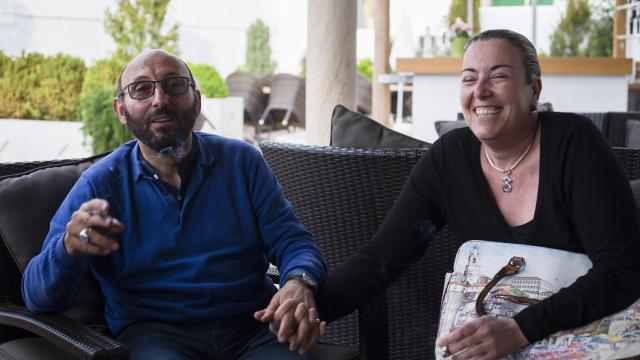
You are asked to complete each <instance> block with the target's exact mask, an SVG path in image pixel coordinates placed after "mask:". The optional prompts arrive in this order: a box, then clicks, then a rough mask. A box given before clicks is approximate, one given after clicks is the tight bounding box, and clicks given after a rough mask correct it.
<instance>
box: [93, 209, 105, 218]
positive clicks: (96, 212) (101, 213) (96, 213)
mask: <svg viewBox="0 0 640 360" xmlns="http://www.w3.org/2000/svg"><path fill="white" fill-rule="evenodd" d="M96 215H98V216H100V217H102V216H105V214H104V213H103V212H102V211H100V210H95V209H93V210H89V216H96Z"/></svg>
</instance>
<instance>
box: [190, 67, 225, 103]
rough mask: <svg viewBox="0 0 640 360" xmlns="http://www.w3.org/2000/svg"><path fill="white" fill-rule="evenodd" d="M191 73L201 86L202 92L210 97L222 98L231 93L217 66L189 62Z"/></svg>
mask: <svg viewBox="0 0 640 360" xmlns="http://www.w3.org/2000/svg"><path fill="white" fill-rule="evenodd" d="M189 69H191V73H193V76H194V77H195V78H196V81H197V82H198V85H199V86H200V92H201V93H202V95H203V96H206V97H208V98H222V97H226V96H227V95H229V89H228V88H227V84H226V83H225V82H224V79H223V78H222V77H221V76H220V74H218V71H217V70H216V68H214V67H213V66H210V65H206V64H189Z"/></svg>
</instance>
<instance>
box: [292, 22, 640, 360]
mask: <svg viewBox="0 0 640 360" xmlns="http://www.w3.org/2000/svg"><path fill="white" fill-rule="evenodd" d="M539 69H540V67H539V64H538V59H537V57H536V53H535V48H534V47H533V45H532V44H531V43H530V42H529V41H528V40H527V39H526V38H525V37H523V36H522V35H520V34H517V33H515V32H512V31H509V30H489V31H486V32H483V33H481V34H479V35H477V36H476V37H474V38H472V39H471V40H470V41H469V45H468V46H467V49H466V52H465V55H464V59H463V66H462V69H460V70H462V73H461V74H462V75H461V77H460V80H461V81H460V103H461V106H462V108H463V112H464V116H465V120H466V122H467V123H468V124H469V127H466V128H460V129H455V130H452V131H450V132H448V133H447V134H445V135H443V136H442V137H440V138H439V139H438V140H437V141H436V142H435V143H434V144H433V145H432V146H431V147H430V148H429V151H428V152H427V153H425V155H424V156H423V157H422V158H421V159H420V161H419V162H418V164H417V165H416V166H415V168H414V169H413V172H412V174H411V175H410V178H409V179H408V180H407V182H406V183H405V185H404V188H403V190H402V192H401V193H400V195H399V197H398V199H397V200H396V202H395V205H394V206H393V208H392V210H391V211H390V212H389V213H388V214H387V216H386V218H385V220H384V222H383V223H382V225H381V227H380V228H379V229H378V231H377V233H376V234H375V236H374V237H373V239H372V240H371V241H370V242H369V243H368V244H367V245H366V246H364V247H363V248H362V249H360V250H359V251H358V252H357V253H355V254H354V255H353V256H352V257H351V258H349V259H348V260H347V261H345V262H344V263H343V264H342V265H341V266H340V267H338V268H337V269H336V270H335V271H334V272H333V273H331V274H330V275H329V277H328V279H327V281H326V282H325V283H324V284H323V285H322V286H321V287H320V289H319V307H320V309H324V311H323V312H321V318H322V319H323V320H328V321H331V320H333V319H335V318H337V317H339V316H342V315H344V314H347V313H349V312H350V311H352V310H354V309H356V308H358V307H359V306H361V305H362V304H364V303H365V302H367V301H370V300H371V299H373V298H375V297H376V296H377V295H379V294H380V293H382V292H383V291H384V290H385V289H387V287H389V285H390V284H391V283H392V282H393V281H395V280H396V279H398V278H399V277H400V276H401V275H402V274H403V273H404V272H405V270H407V268H408V267H409V265H410V264H411V263H412V262H413V261H415V260H416V259H419V258H420V256H421V255H422V254H423V253H424V252H425V251H427V248H428V246H429V243H430V242H431V240H432V239H433V236H434V233H435V230H437V229H441V228H442V227H443V226H444V225H445V224H446V225H448V226H449V229H450V230H452V231H453V232H454V233H455V235H456V238H458V239H459V240H460V241H468V240H478V239H480V240H491V241H497V242H505V243H521V244H529V245H536V246H543V247H551V248H556V249H562V250H569V251H573V252H582V253H586V254H587V255H588V257H589V259H590V260H591V262H592V263H593V268H592V269H591V270H590V271H589V273H587V274H586V275H585V276H583V277H581V278H579V279H578V280H577V281H576V282H575V283H573V284H572V285H570V286H568V287H566V288H564V289H562V290H560V291H559V292H557V293H556V294H554V295H552V296H550V297H548V298H546V299H544V300H542V301H540V302H539V303H538V304H535V305H531V306H529V307H527V308H526V309H524V310H522V311H521V312H519V313H518V314H516V315H515V316H514V317H513V318H493V317H482V318H479V319H476V320H472V321H470V322H467V323H466V324H464V325H462V326H460V327H459V328H457V329H455V330H453V331H452V332H450V333H449V334H444V336H442V337H441V338H440V339H439V340H438V345H439V346H443V347H446V348H447V350H448V351H449V353H451V354H456V359H468V358H480V359H497V358H500V357H502V356H505V355H507V354H510V353H512V352H514V351H515V350H517V349H519V348H521V347H522V346H524V345H526V344H528V343H532V342H536V341H539V340H541V339H543V338H546V337H548V336H549V335H551V334H553V333H555V332H556V331H559V330H564V329H571V328H576V327H578V326H580V325H583V324H587V323H589V322H591V321H594V320H596V319H601V318H603V317H605V316H607V315H610V314H612V313H614V312H616V311H618V310H621V309H623V308H625V307H627V306H629V305H630V304H631V303H633V302H634V301H635V300H637V299H638V297H640V288H638V287H637V286H635V285H632V284H637V283H639V282H640V264H639V263H638V262H637V261H635V260H634V259H638V258H640V241H639V240H638V239H640V229H639V228H638V224H637V218H636V208H635V204H634V202H633V197H632V194H631V189H630V187H629V183H628V181H627V180H626V177H625V174H624V172H623V170H622V169H621V168H620V165H619V163H618V162H617V161H616V158H615V155H614V154H613V151H612V149H611V147H610V146H609V145H608V143H607V142H606V140H605V139H604V137H603V135H602V133H601V132H600V130H598V129H597V128H596V127H595V126H594V125H593V124H592V123H591V121H590V120H588V119H586V118H584V117H581V116H578V115H575V114H570V113H558V112H555V113H554V112H544V113H538V112H537V111H536V103H537V101H538V97H539V95H540V91H541V89H542V82H541V80H540V70H539ZM460 70H459V71H460ZM614 189H615V190H614ZM596 209H597V211H596ZM299 331H301V330H299Z"/></svg>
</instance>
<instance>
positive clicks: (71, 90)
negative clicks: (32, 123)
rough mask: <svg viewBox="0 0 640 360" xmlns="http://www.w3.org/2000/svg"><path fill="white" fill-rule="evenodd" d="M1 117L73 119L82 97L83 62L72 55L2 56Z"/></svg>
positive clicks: (0, 72) (30, 54)
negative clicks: (12, 57)
mask: <svg viewBox="0 0 640 360" xmlns="http://www.w3.org/2000/svg"><path fill="white" fill-rule="evenodd" d="M0 67H1V68H0V74H1V75H2V77H1V78H0V93H2V94H3V95H2V96H1V97H0V117H7V118H16V119H45V120H71V119H73V118H74V115H75V114H76V113H75V110H76V108H77V106H78V102H79V100H80V91H81V89H82V79H83V78H84V74H85V71H86V67H85V65H84V62H83V61H82V60H81V59H79V58H75V57H72V56H69V55H62V54H57V55H54V56H44V55H42V54H38V53H24V52H23V53H22V54H21V55H20V56H18V57H16V58H14V59H11V58H9V57H7V56H5V55H4V54H2V56H0Z"/></svg>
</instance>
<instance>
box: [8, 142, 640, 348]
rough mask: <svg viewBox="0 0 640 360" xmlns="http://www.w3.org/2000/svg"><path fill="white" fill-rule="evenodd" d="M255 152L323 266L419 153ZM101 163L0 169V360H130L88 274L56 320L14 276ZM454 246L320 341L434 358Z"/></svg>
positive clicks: (348, 249)
mask: <svg viewBox="0 0 640 360" xmlns="http://www.w3.org/2000/svg"><path fill="white" fill-rule="evenodd" d="M261 148H262V150H263V153H264V155H265V158H266V159H267V161H268V162H269V164H270V166H271V167H272V169H273V170H274V173H275V174H276V176H277V177H278V179H279V181H280V183H281V184H282V186H283V189H284V192H285V195H286V196H287V197H288V199H289V200H290V201H291V202H292V203H293V205H294V207H295V211H296V214H297V215H298V216H299V218H300V219H301V220H302V222H303V223H304V224H305V226H307V227H308V228H309V229H310V230H311V231H312V232H313V233H314V235H315V237H316V239H317V241H318V242H319V244H320V246H321V247H322V249H323V251H324V252H325V256H326V257H327V260H328V266H329V268H330V269H333V268H335V267H336V266H337V265H338V264H339V263H340V262H342V261H343V260H344V259H346V257H348V256H349V255H350V254H351V253H353V252H354V251H355V250H356V249H357V248H358V247H360V246H361V245H362V244H363V243H364V242H366V241H368V240H369V239H370V238H371V236H372V235H373V233H374V232H375V231H376V229H377V228H378V226H379V224H380V223H381V222H382V220H383V219H384V217H385V215H386V213H387V211H388V210H389V208H390V207H391V206H392V205H393V202H394V201H395V198H396V196H397V194H398V193H399V191H400V189H401V187H402V185H403V183H404V181H405V180H406V178H407V176H408V175H409V172H410V171H411V169H412V168H413V166H414V164H415V163H416V162H417V160H418V159H419V158H420V156H421V155H422V154H423V153H424V152H425V151H427V150H425V149H353V148H337V147H317V146H303V145H284V144H277V143H271V142H264V143H262V144H261ZM615 152H616V154H617V155H618V157H619V159H620V160H621V162H622V164H623V166H624V168H625V170H626V171H627V175H628V176H629V178H630V179H638V178H640V150H638V149H624V148H618V149H615ZM99 158H100V156H96V157H92V158H88V159H81V160H77V161H54V162H44V163H20V164H0V237H1V238H0V359H14V358H19V359H23V358H38V357H37V356H36V357H33V356H32V357H27V356H25V357H22V356H16V355H15V354H16V353H18V354H19V353H20V348H22V349H25V348H28V349H30V350H33V349H35V348H40V349H42V350H41V351H40V354H41V355H42V354H45V356H40V357H39V358H47V359H57V358H59V359H65V358H71V357H73V358H82V359H125V358H127V357H128V350H127V348H126V347H125V346H123V345H122V344H120V343H119V342H117V341H116V340H114V339H113V338H111V337H110V336H108V334H105V331H104V330H105V327H104V319H103V316H102V311H103V306H104V305H103V300H102V297H101V296H102V295H101V293H100V291H99V290H98V289H97V287H96V284H95V281H93V280H92V279H91V278H87V279H86V282H85V284H84V286H83V289H82V290H81V293H80V295H79V297H78V299H77V301H76V303H75V304H74V306H73V308H72V309H71V310H70V311H69V312H67V313H65V314H63V315H34V314H32V313H30V312H29V311H27V310H26V309H25V308H24V305H23V301H22V297H21V295H20V281H21V271H22V270H23V269H24V266H25V265H26V263H27V262H28V260H29V259H30V258H31V257H32V256H34V255H35V254H36V253H37V252H38V251H39V249H40V246H41V244H42V240H43V239H44V236H45V235H46V232H47V231H48V223H49V219H50V218H51V216H52V215H53V212H54V211H55V209H56V208H57V206H58V204H59V203H60V202H61V201H62V199H63V197H64V196H65V194H66V192H67V191H68V190H69V189H70V187H71V186H72V184H73V183H74V182H75V180H76V179H77V177H78V176H79V174H80V173H81V172H82V171H84V170H85V169H86V168H87V167H88V166H89V165H90V164H91V163H92V162H94V161H96V160H98V159H99ZM458 245H459V244H458V242H457V241H456V240H455V238H454V237H453V236H452V234H451V233H449V231H448V230H447V229H446V227H445V229H443V231H441V233H439V234H438V237H437V238H436V240H434V242H433V243H432V244H431V246H430V248H429V251H427V253H426V254H425V255H424V256H423V257H422V258H421V259H420V260H419V261H418V262H417V263H415V264H414V265H413V266H412V267H411V268H410V269H409V271H408V272H407V273H406V274H405V275H404V276H403V277H402V278H401V279H400V280H399V281H397V282H396V283H395V284H394V285H393V286H392V287H391V288H390V289H389V290H388V291H387V293H386V294H384V295H383V296H381V297H380V298H378V299H372V301H371V303H370V304H368V305H367V306H364V307H363V308H361V309H359V311H358V312H357V313H354V314H352V315H350V316H348V317H346V318H344V319H342V320H339V321H337V322H335V323H333V324H331V325H330V328H329V332H328V333H327V334H326V335H325V337H324V338H323V339H322V340H323V341H325V342H330V343H337V344H342V345H346V346H353V347H358V348H359V350H360V358H362V359H429V358H432V356H433V343H434V340H435V335H436V327H437V323H438V317H439V307H440V295H441V291H442V286H443V283H442V282H443V277H444V273H445V272H446V271H448V270H449V268H450V267H451V266H452V264H453V258H454V255H455V252H456V249H457V247H458ZM34 334H35V335H37V336H39V337H38V338H34V337H33V335H34Z"/></svg>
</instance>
